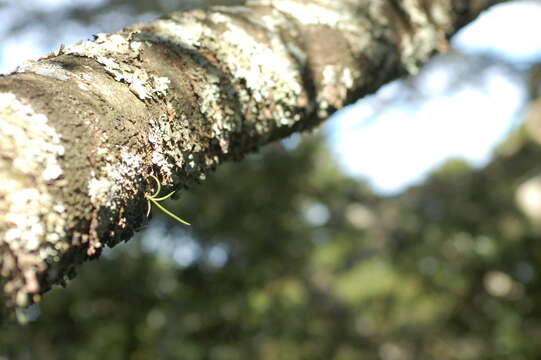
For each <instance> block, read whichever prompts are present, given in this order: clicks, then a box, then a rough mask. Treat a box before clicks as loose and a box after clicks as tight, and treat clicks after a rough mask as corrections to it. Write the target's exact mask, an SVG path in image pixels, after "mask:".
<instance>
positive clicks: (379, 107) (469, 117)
mask: <svg viewBox="0 0 541 360" xmlns="http://www.w3.org/2000/svg"><path fill="white" fill-rule="evenodd" d="M1 1H2V0H0V2H1ZM100 1H101V0H92V1H88V3H87V4H88V6H89V7H91V6H92V4H94V3H99V2H100ZM69 3H71V1H68V0H39V1H38V0H36V1H34V2H32V4H33V6H41V7H43V8H44V9H48V8H51V9H53V10H55V9H56V8H62V7H64V6H66V4H68V5H69ZM40 4H41V5H40ZM18 10H19V11H14V10H13V11H12V10H9V8H4V10H1V9H0V37H1V36H2V28H3V26H2V25H4V26H6V25H8V24H9V21H10V19H14V18H15V16H16V15H17V14H19V15H20V13H21V12H20V9H18ZM10 11H12V12H10ZM23 14H24V12H23ZM539 19H541V1H536V0H524V1H517V2H513V3H511V4H504V5H499V6H496V7H493V8H492V9H490V10H488V11H486V12H485V13H484V14H483V15H482V16H481V17H480V18H479V19H478V20H476V21H475V22H474V23H472V24H470V25H469V26H468V27H466V28H465V29H464V30H463V31H461V32H460V33H459V34H458V35H457V36H455V38H454V39H453V41H452V45H453V47H454V48H456V49H458V50H459V51H461V52H463V53H465V54H468V55H471V56H479V55H484V56H488V57H492V58H497V59H500V60H501V62H502V63H508V64H509V65H510V66H511V67H513V66H515V67H520V66H524V65H525V64H528V63H529V62H533V61H536V60H537V61H541V37H539V36H536V34H539V33H541V21H539ZM142 20H145V19H138V20H137V21H142ZM106 22H108V23H110V21H106ZM66 29H67V31H63V32H62V38H59V39H58V41H57V42H58V44H60V43H65V44H70V43H73V42H75V41H77V40H80V39H83V38H89V37H90V35H91V34H92V32H90V33H89V29H88V28H86V27H83V26H81V25H78V24H77V23H73V22H69V23H66ZM111 30H114V29H110V30H109V31H111ZM93 32H96V31H93ZM44 34H45V35H47V31H46V29H42V28H40V27H39V26H36V27H31V28H28V29H27V30H25V31H24V32H22V33H20V34H18V35H16V36H9V37H7V36H3V39H2V41H1V43H0V45H1V46H0V73H2V72H7V71H10V70H13V69H14V68H15V66H17V65H19V64H21V63H23V62H24V61H25V60H27V59H32V58H37V57H39V56H42V55H44V54H46V53H48V52H50V51H51V50H52V48H51V49H49V48H44V47H43V41H42V40H43V35H44ZM58 44H54V47H55V48H57V47H58ZM52 45H53V44H51V46H52ZM446 65H447V66H446ZM508 70H509V69H508V67H506V66H501V64H500V65H497V64H496V65H494V66H489V67H487V68H484V69H482V71H480V74H479V76H477V77H476V81H473V80H472V81H462V82H459V85H457V86H456V88H454V90H453V91H451V92H449V91H448V86H449V84H451V83H453V82H455V81H456V79H457V78H460V76H459V75H460V74H462V73H461V72H460V71H463V69H455V68H453V67H451V66H449V64H446V62H445V59H444V58H441V57H440V58H438V57H436V58H435V59H434V60H433V61H432V62H431V63H430V64H429V65H428V66H426V67H425V68H423V71H422V72H421V73H420V74H419V75H418V76H419V81H418V84H419V85H418V90H420V92H421V94H423V96H422V98H423V100H422V101H420V102H417V103H416V105H415V106H412V105H411V103H410V102H408V101H404V99H403V97H404V96H403V94H404V93H405V92H407V91H409V90H408V89H407V88H405V87H404V86H403V85H402V84H401V83H400V82H394V83H391V84H388V85H386V86H384V87H383V88H381V89H380V91H378V92H377V93H376V94H375V95H373V96H369V97H366V98H364V99H361V100H360V101H359V102H358V103H357V104H355V105H353V106H349V107H347V108H346V109H344V110H343V111H340V112H339V113H337V114H336V115H335V116H333V118H332V119H331V120H330V121H328V122H327V124H326V125H325V129H324V131H325V133H326V134H327V138H328V139H329V143H330V144H331V148H332V151H333V152H334V153H335V154H336V156H337V158H338V160H339V163H340V164H341V166H342V167H343V169H344V170H345V171H346V172H347V173H348V174H350V175H354V176H357V177H362V178H365V179H367V180H368V181H369V182H370V183H371V184H372V185H373V187H374V189H375V190H376V191H378V192H379V193H382V194H395V193H398V192H400V191H401V190H403V189H404V188H405V187H407V186H409V185H412V184H416V183H419V182H421V181H422V180H423V179H424V177H425V176H426V175H427V174H428V173H429V172H430V171H431V170H433V169H435V168H436V167H437V166H438V165H440V164H442V163H443V162H444V161H445V159H447V158H449V157H461V158H464V159H466V160H467V161H468V162H470V163H471V164H472V165H475V166H482V165H484V164H485V163H486V162H487V161H488V160H489V159H490V154H491V152H492V150H493V148H494V147H495V146H496V145H497V144H498V143H499V142H501V141H502V140H503V139H504V138H505V136H506V135H507V134H508V133H509V131H510V130H511V129H512V128H513V127H514V126H516V125H517V124H519V123H520V114H521V110H522V106H523V105H524V100H525V95H526V94H525V93H524V88H523V86H522V81H521V79H519V78H517V76H514V75H513V74H512V73H510V72H509V71H508ZM411 97H415V94H412V95H411Z"/></svg>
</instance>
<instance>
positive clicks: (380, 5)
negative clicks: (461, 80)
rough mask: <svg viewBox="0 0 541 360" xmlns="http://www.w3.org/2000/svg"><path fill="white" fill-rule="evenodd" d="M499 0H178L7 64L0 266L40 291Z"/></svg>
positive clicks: (27, 288)
mask: <svg viewBox="0 0 541 360" xmlns="http://www.w3.org/2000/svg"><path fill="white" fill-rule="evenodd" d="M494 2H495V1H492V2H489V1H465V0H403V1H397V0H377V1H368V0H366V1H363V0H318V1H302V0H274V1H272V0H267V1H265V0H261V1H252V2H250V3H249V4H248V5H247V6H246V7H230V8H225V7H215V8H212V9H210V10H208V11H202V10H196V11H190V12H183V13H173V14H170V15H168V16H165V17H163V18H160V19H158V20H156V21H153V22H150V23H147V24H142V25H135V26H132V27H130V28H127V29H124V30H122V31H120V32H119V33H116V34H112V35H109V34H99V35H97V36H96V39H95V40H94V41H85V42H81V43H78V44H75V45H73V46H70V47H67V48H62V49H60V51H59V52H58V53H57V54H52V55H50V56H48V57H46V58H43V59H40V60H39V61H36V62H33V63H30V64H27V65H25V66H23V67H21V68H19V69H18V71H17V72H16V73H14V74H10V75H8V76H5V77H3V78H0V175H1V178H0V277H1V281H2V287H1V292H2V293H3V295H4V297H5V299H6V300H7V302H8V304H10V305H16V306H25V305H27V304H28V303H29V302H31V301H36V300H37V299H38V298H39V294H41V293H43V292H44V291H46V290H47V289H48V288H50V286H51V285H52V284H55V283H58V282H63V281H64V280H65V279H66V277H67V276H69V274H71V273H72V272H73V269H74V266H75V265H76V264H78V263H80V262H81V261H83V260H85V259H87V258H89V257H96V256H98V255H99V253H100V249H101V248H102V247H103V246H104V245H109V246H112V245H114V244H116V243H118V242H119V241H122V240H128V239H129V238H130V237H131V236H132V234H133V232H134V230H135V229H137V227H139V226H140V225H141V223H142V222H144V221H146V218H145V217H146V216H145V214H146V212H145V207H146V200H145V194H148V193H151V192H152V190H153V186H154V183H153V180H152V178H150V176H151V175H155V176H157V177H158V178H159V179H160V180H161V182H162V184H163V185H164V186H167V187H169V188H181V187H186V186H188V185H189V184H190V183H193V182H194V181H200V180H203V179H205V177H206V176H207V174H208V173H209V171H211V170H212V169H213V168H215V167H216V166H217V165H218V164H220V163H221V162H223V161H224V160H228V159H239V158H241V157H242V156H243V155H244V154H246V153H247V152H250V151H254V150H255V149H257V148H258V147H259V146H261V145H263V144H265V143H268V142H269V141H272V140H274V139H278V138H282V137H285V136H287V135H289V134H291V133H292V132H295V131H301V130H305V129H309V128H312V127H314V126H315V125H317V124H318V123H320V122H321V121H322V120H324V119H325V118H326V117H328V116H329V114H331V113H332V112H333V111H335V110H336V109H339V108H341V107H343V106H344V105H346V104H348V103H351V102H352V101H353V100H355V99H357V98H359V97H361V96H363V95H366V94H368V93H371V92H373V91H374V90H376V89H377V88H378V87H379V86H381V85H382V84H384V83H385V82H388V81H390V80H392V79H395V78H397V77H398V76H400V75H403V74H406V73H415V72H416V71H417V70H418V68H419V66H421V65H422V64H423V63H425V62H426V61H427V59H428V58H429V57H430V56H431V55H432V54H433V53H434V52H436V51H438V50H439V51H445V49H446V48H447V39H448V38H449V37H450V36H451V35H452V34H453V33H455V32H456V31H457V30H458V28H459V27H460V26H462V25H464V24H465V23H467V22H468V21H470V20H471V19H473V17H475V16H476V15H477V14H478V13H479V12H480V11H481V9H483V8H484V7H486V6H488V5H490V3H494Z"/></svg>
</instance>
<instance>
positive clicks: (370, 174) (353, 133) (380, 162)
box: [326, 1, 541, 195]
mask: <svg viewBox="0 0 541 360" xmlns="http://www.w3.org/2000/svg"><path fill="white" fill-rule="evenodd" d="M539 19H541V2H540V1H518V2H515V3H511V4H504V5H499V6H495V7H493V8H491V9H489V10H488V11H486V12H485V13H483V14H482V15H481V16H480V17H479V18H478V19H477V20H476V21H475V22H474V23H472V24H470V25H469V26H467V27H466V28H465V29H463V30H462V31H461V32H460V33H459V34H457V35H456V36H455V37H454V38H453V40H452V45H453V47H454V48H455V49H457V50H459V51H461V52H464V53H466V54H468V55H472V56H475V55H484V56H488V57H493V58H498V59H499V60H501V61H502V62H503V63H506V62H507V63H509V65H510V66H516V67H518V68H520V67H524V66H525V65H527V64H528V63H531V62H534V61H536V60H537V61H541V37H539V35H538V34H540V33H541V21H539ZM440 60H441V59H440ZM437 62H438V58H436V59H434V61H433V63H437ZM430 65H433V64H430ZM483 73H484V74H483V75H484V76H482V77H481V79H480V81H481V83H480V82H479V81H476V82H468V81H465V82H464V83H463V84H461V85H460V86H458V89H456V90H455V91H453V92H451V93H449V92H442V91H441V90H442V89H443V88H446V84H448V83H449V82H450V81H453V80H455V78H453V75H456V74H455V72H454V69H450V68H449V66H447V67H444V66H437V64H436V65H433V66H428V67H427V68H426V69H424V70H423V71H422V72H421V74H419V76H421V81H420V89H421V92H422V93H423V94H424V95H425V96H426V97H427V99H426V101H422V103H421V104H419V105H418V106H416V107H415V108H414V109H412V107H411V106H408V105H407V104H405V103H404V102H403V101H400V100H397V101H394V102H393V101H392V99H393V96H395V97H397V98H400V96H399V94H400V92H401V91H402V92H403V91H407V89H404V88H403V87H402V86H401V85H400V84H399V83H396V82H395V83H391V84H389V85H387V86H385V87H383V88H382V89H380V91H378V92H377V93H376V94H375V95H374V96H369V97H367V98H364V99H361V100H360V101H358V102H357V103H356V104H355V105H353V106H349V107H347V108H346V109H344V110H342V111H341V112H339V113H337V114H335V116H334V117H333V119H331V121H329V122H328V124H327V125H326V131H327V133H328V134H329V138H330V139H331V141H330V143H331V146H332V149H333V151H334V152H335V153H336V154H337V155H338V158H339V161H340V163H341V165H342V167H343V168H344V169H345V170H346V172H347V173H349V174H352V175H355V176H358V177H363V178H366V179H368V181H369V182H370V183H371V184H372V186H373V187H374V188H375V189H376V190H377V191H378V192H379V193H382V194H388V195H392V194H396V193H398V192H400V191H401V190H403V189H404V188H406V187H407V186H409V185H413V184H418V183H420V182H421V181H422V180H423V179H424V178H425V177H426V175H427V174H428V173H430V171H432V170H434V169H435V168H436V167H437V166H438V165H441V164H442V163H443V162H444V161H445V159H448V158H449V157H460V158H463V159H465V160H467V161H468V162H469V163H470V164H472V165H474V166H482V165H484V164H486V163H487V162H488V161H489V159H490V155H491V153H492V151H493V149H494V147H495V146H496V145H497V144H498V143H500V142H501V141H502V140H503V139H504V138H505V136H506V135H507V134H509V132H510V131H511V130H512V128H513V127H514V126H516V125H517V124H519V123H520V116H521V110H522V107H523V105H524V101H525V96H526V93H525V90H524V88H523V86H522V81H520V80H519V79H517V78H516V76H515V77H513V76H511V75H510V74H509V72H508V71H506V68H505V67H502V66H493V69H490V68H487V69H483ZM439 92H442V94H438V93H439ZM381 102H385V104H386V106H385V107H384V108H381V106H379V107H378V109H377V110H374V107H376V106H377V105H378V103H381Z"/></svg>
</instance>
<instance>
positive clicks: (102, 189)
mask: <svg viewBox="0 0 541 360" xmlns="http://www.w3.org/2000/svg"><path fill="white" fill-rule="evenodd" d="M107 153H108V154H110V155H108V156H107V157H106V158H105V161H106V165H105V167H104V168H103V169H101V170H100V175H99V176H97V175H96V174H95V173H94V172H93V173H92V177H91V179H90V180H89V181H88V185H87V189H88V195H89V197H90V201H91V202H92V204H93V205H94V206H95V207H96V208H98V209H99V208H100V207H102V206H105V207H108V208H110V209H116V204H117V201H119V200H120V198H119V195H120V194H121V193H122V192H123V191H124V192H125V191H126V189H127V188H128V189H129V188H132V190H133V193H134V194H135V188H134V187H133V184H135V183H136V181H137V177H138V176H140V175H141V170H142V164H143V159H142V158H141V156H139V155H137V154H133V153H131V152H130V150H129V148H127V147H126V146H122V147H121V148H120V158H119V159H116V158H115V157H114V156H113V154H115V153H116V152H113V151H108V152H107Z"/></svg>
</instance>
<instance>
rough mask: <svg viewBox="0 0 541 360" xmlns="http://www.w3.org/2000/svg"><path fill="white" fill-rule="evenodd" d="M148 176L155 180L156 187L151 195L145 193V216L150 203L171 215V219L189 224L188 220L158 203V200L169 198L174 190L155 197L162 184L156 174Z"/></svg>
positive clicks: (148, 212) (148, 213)
mask: <svg viewBox="0 0 541 360" xmlns="http://www.w3.org/2000/svg"><path fill="white" fill-rule="evenodd" d="M150 176H151V177H152V178H153V179H154V180H156V184H157V188H156V192H155V193H154V194H152V195H148V194H145V198H146V199H147V201H148V210H147V217H148V216H149V215H150V208H151V207H152V205H151V204H150V203H152V204H154V205H156V206H157V207H158V208H159V209H160V210H161V211H163V212H164V213H166V214H167V215H169V216H171V217H172V218H173V219H175V220H176V221H178V222H179V223H181V224H184V225H188V226H190V223H189V222H187V221H185V220H182V219H181V218H179V217H178V216H176V215H175V214H173V213H172V212H171V211H169V210H167V209H166V208H164V207H163V206H162V205H161V204H160V201H163V200H167V199H169V198H170V197H171V196H172V195H173V194H174V193H175V192H174V191H172V192H170V193H169V194H167V195H165V196H162V197H157V196H158V195H159V194H160V191H161V190H162V186H161V184H160V180H158V178H157V177H156V176H154V175H150Z"/></svg>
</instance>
